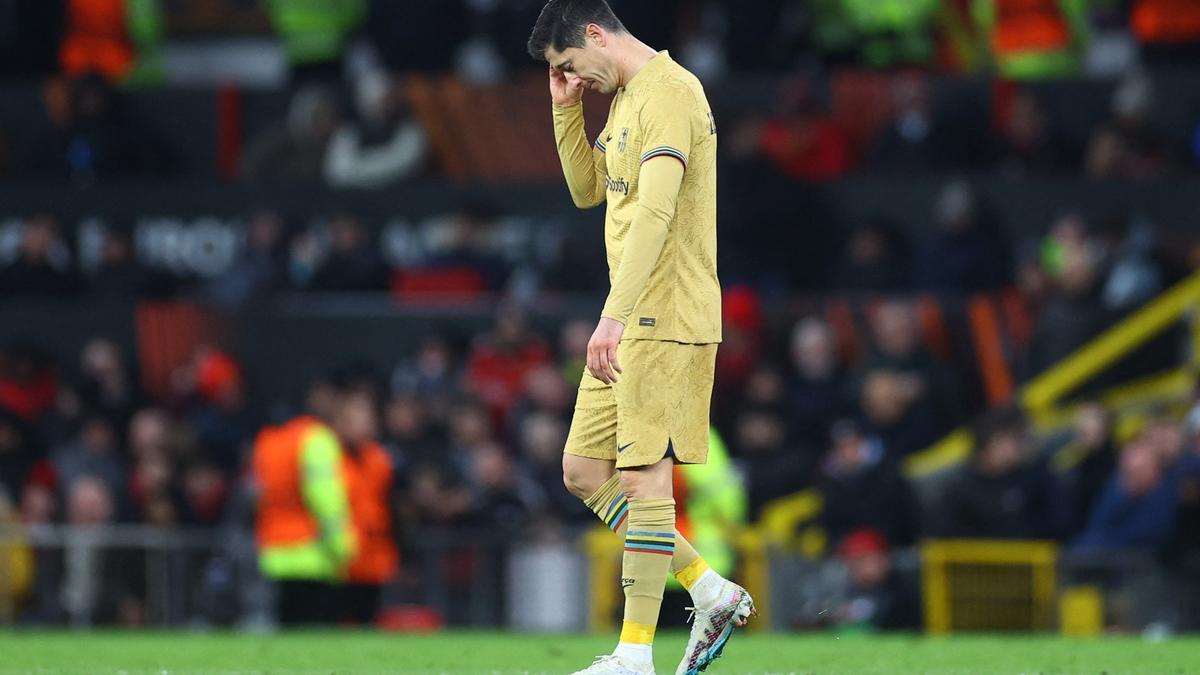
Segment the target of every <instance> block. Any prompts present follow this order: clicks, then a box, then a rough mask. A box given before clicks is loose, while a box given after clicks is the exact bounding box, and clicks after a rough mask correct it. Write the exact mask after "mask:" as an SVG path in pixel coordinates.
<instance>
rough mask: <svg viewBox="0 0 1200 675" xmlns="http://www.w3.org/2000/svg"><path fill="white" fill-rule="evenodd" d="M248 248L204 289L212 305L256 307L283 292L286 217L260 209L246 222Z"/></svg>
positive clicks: (269, 210)
mask: <svg viewBox="0 0 1200 675" xmlns="http://www.w3.org/2000/svg"><path fill="white" fill-rule="evenodd" d="M246 230H247V233H246V247H245V249H243V250H242V252H241V254H240V255H239V256H238V259H237V261H236V262H234V263H233V265H232V266H231V267H230V269H229V270H227V271H226V272H225V273H224V274H222V275H220V276H218V277H216V278H213V279H210V280H209V281H208V282H207V283H206V284H205V286H204V288H203V289H202V290H201V296H202V297H204V298H205V299H206V300H208V301H209V302H211V303H213V304H215V305H217V306H219V307H228V308H240V307H246V306H248V305H252V304H256V303H259V302H262V301H264V300H266V299H268V298H270V297H271V296H272V295H273V294H274V293H276V292H278V291H280V290H283V288H284V287H285V285H286V278H287V277H286V272H285V268H286V264H287V257H286V251H285V249H284V237H285V232H284V223H283V218H282V216H280V214H279V213H278V212H276V211H273V210H271V209H261V210H259V211H256V212H255V213H254V214H253V215H251V216H250V219H249V221H248V222H247V223H246Z"/></svg>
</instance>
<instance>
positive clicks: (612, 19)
mask: <svg viewBox="0 0 1200 675" xmlns="http://www.w3.org/2000/svg"><path fill="white" fill-rule="evenodd" d="M593 23H594V24H596V25H597V26H600V27H601V28H603V29H604V30H608V31H614V32H625V25H624V24H622V23H621V20H620V19H618V18H617V15H616V14H614V13H613V11H612V7H609V6H608V2H606V0H550V2H547V3H546V6H545V7H544V8H542V13H541V15H540V16H538V20H537V23H535V24H534V25H533V33H532V34H531V35H530V36H529V55H530V56H532V57H533V58H534V59H537V60H538V61H541V60H543V59H545V58H546V50H547V49H549V48H551V47H553V48H554V51H558V52H561V51H562V50H564V49H566V48H568V47H579V48H582V47H583V46H584V42H583V40H584V36H585V32H586V30H587V27H588V25H590V24H593Z"/></svg>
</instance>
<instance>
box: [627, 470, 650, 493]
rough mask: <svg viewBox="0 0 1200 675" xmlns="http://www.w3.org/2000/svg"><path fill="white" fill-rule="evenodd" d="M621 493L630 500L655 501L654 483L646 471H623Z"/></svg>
mask: <svg viewBox="0 0 1200 675" xmlns="http://www.w3.org/2000/svg"><path fill="white" fill-rule="evenodd" d="M621 491H622V492H624V493H625V496H627V497H629V498H630V499H654V495H653V494H652V492H653V490H652V481H651V480H650V476H649V475H648V472H647V471H646V470H645V469H640V468H639V469H622V470H621Z"/></svg>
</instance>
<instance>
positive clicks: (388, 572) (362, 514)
mask: <svg viewBox="0 0 1200 675" xmlns="http://www.w3.org/2000/svg"><path fill="white" fill-rule="evenodd" d="M345 457H346V458H345V461H344V467H345V474H346V480H347V486H348V490H347V492H348V493H349V498H350V517H351V520H352V521H353V523H354V531H355V535H356V536H355V538H356V540H357V541H358V555H356V556H355V557H354V559H353V560H351V561H350V566H349V569H348V572H347V579H348V580H349V581H351V582H353V583H359V584H384V583H387V582H389V581H391V580H392V577H394V576H395V575H396V570H397V569H398V568H399V565H400V551H399V550H398V549H397V547H396V541H395V537H394V535H393V533H392V510H391V504H390V500H391V492H392V480H393V471H392V460H391V458H390V457H389V456H388V454H387V451H385V450H384V449H383V448H382V447H381V446H380V445H379V444H378V443H372V442H368V443H363V444H362V446H360V448H359V451H358V453H356V454H352V453H349V452H347V453H346V456H345Z"/></svg>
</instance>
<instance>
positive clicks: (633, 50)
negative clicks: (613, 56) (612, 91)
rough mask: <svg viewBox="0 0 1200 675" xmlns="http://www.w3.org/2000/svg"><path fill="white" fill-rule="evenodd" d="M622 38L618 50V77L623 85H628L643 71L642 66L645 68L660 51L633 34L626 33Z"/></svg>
mask: <svg viewBox="0 0 1200 675" xmlns="http://www.w3.org/2000/svg"><path fill="white" fill-rule="evenodd" d="M620 39H621V46H620V50H619V51H618V52H617V77H618V78H619V80H620V82H621V86H622V87H627V86H629V83H630V82H632V81H633V78H635V77H637V74H638V73H640V72H642V68H645V67H646V64H648V63H650V61H651V59H653V58H654V57H655V56H658V52H656V51H654V48H653V47H651V46H650V45H648V44H646V43H645V42H642V41H641V40H639V39H637V38H635V37H633V36H632V35H625V36H622V37H621V38H620Z"/></svg>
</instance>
